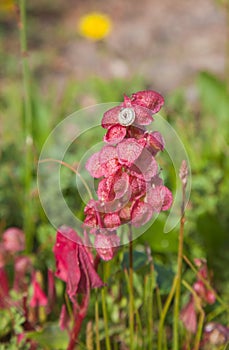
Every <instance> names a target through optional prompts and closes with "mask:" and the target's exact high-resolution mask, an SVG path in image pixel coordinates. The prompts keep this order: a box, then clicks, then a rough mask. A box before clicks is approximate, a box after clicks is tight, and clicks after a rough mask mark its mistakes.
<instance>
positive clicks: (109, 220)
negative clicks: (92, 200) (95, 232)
mask: <svg viewBox="0 0 229 350" xmlns="http://www.w3.org/2000/svg"><path fill="white" fill-rule="evenodd" d="M103 222H104V225H105V227H106V228H107V229H108V230H109V229H112V230H114V229H115V228H117V227H119V226H120V225H121V221H120V218H119V215H118V214H117V213H110V214H105V215H104V219H103Z"/></svg>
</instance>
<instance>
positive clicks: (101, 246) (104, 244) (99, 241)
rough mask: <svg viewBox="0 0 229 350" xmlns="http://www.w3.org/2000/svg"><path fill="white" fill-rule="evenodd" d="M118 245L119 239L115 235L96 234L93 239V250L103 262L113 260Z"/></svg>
mask: <svg viewBox="0 0 229 350" xmlns="http://www.w3.org/2000/svg"><path fill="white" fill-rule="evenodd" d="M119 245H120V238H119V237H118V236H117V235H116V234H108V235H104V234H98V235H97V236H96V238H95V249H96V251H97V253H98V254H99V256H100V257H101V259H103V260H105V261H108V260H111V259H113V257H114V255H115V253H116V251H117V248H118V247H119Z"/></svg>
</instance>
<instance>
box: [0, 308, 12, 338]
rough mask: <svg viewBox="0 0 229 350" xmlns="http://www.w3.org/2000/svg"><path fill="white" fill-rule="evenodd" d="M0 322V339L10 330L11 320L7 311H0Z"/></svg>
mask: <svg viewBox="0 0 229 350" xmlns="http://www.w3.org/2000/svg"><path fill="white" fill-rule="evenodd" d="M0 320H1V322H0V338H3V337H4V336H6V335H7V334H8V333H9V332H10V331H11V329H12V320H11V316H10V313H9V311H8V310H4V309H2V310H0Z"/></svg>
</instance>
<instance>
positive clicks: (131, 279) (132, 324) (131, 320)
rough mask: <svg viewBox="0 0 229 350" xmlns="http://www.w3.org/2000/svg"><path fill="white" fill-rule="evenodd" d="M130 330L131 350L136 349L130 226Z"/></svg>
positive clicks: (130, 233) (130, 230) (130, 231)
mask: <svg viewBox="0 0 229 350" xmlns="http://www.w3.org/2000/svg"><path fill="white" fill-rule="evenodd" d="M129 298H130V300H129V329H130V350H133V349H134V285H133V235H132V229H131V225H129Z"/></svg>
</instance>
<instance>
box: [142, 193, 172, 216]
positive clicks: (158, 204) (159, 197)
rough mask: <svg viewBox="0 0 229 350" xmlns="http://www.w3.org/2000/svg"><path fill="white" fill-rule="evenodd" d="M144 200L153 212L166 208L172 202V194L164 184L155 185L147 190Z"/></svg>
mask: <svg viewBox="0 0 229 350" xmlns="http://www.w3.org/2000/svg"><path fill="white" fill-rule="evenodd" d="M146 201H147V203H149V204H150V205H151V206H152V207H153V210H154V211H155V212H158V213H159V212H160V211H164V210H168V209H169V208H170V207H171V205H172V202H173V195H172V193H171V192H170V190H169V189H168V188H167V187H165V186H156V187H154V188H151V189H149V190H148V191H147V194H146Z"/></svg>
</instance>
